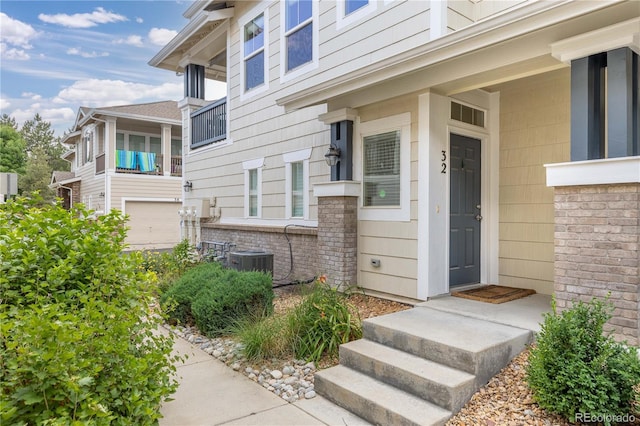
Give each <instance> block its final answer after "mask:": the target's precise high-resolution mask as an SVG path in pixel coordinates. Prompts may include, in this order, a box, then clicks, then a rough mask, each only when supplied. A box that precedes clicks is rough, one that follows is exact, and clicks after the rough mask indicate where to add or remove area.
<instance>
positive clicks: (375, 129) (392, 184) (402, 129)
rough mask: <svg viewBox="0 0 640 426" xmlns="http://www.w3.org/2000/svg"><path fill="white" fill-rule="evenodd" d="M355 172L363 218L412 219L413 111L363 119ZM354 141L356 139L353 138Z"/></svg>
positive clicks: (356, 151) (355, 159)
mask: <svg viewBox="0 0 640 426" xmlns="http://www.w3.org/2000/svg"><path fill="white" fill-rule="evenodd" d="M357 134H358V140H359V141H360V146H359V148H360V149H356V150H354V175H355V177H356V180H360V181H361V182H362V197H361V200H362V201H361V209H360V211H359V213H358V217H359V218H360V219H361V220H380V221H409V220H410V219H411V173H410V171H411V170H410V169H411V137H410V136H411V114H410V113H408V112H407V113H403V114H398V115H393V116H390V117H385V118H381V119H377V120H372V121H365V122H361V123H359V125H358V128H357ZM354 142H355V141H354Z"/></svg>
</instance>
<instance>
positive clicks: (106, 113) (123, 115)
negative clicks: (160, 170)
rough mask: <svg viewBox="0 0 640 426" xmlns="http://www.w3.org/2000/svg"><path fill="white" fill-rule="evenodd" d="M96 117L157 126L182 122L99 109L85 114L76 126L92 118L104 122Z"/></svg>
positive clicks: (179, 124) (175, 124)
mask: <svg viewBox="0 0 640 426" xmlns="http://www.w3.org/2000/svg"><path fill="white" fill-rule="evenodd" d="M96 115H103V116H107V117H113V118H126V119H130V120H140V121H147V122H151V123H159V124H171V125H174V126H181V125H182V120H172V119H170V118H161V117H155V116H150V115H139V114H127V113H122V112H114V111H109V110H100V109H92V110H91V111H90V113H89V114H87V116H86V117H85V118H84V119H83V120H82V122H81V123H78V125H80V126H84V125H85V124H87V121H89V120H90V119H92V118H93V119H96V120H98V121H104V119H99V118H96V117H95V116H96Z"/></svg>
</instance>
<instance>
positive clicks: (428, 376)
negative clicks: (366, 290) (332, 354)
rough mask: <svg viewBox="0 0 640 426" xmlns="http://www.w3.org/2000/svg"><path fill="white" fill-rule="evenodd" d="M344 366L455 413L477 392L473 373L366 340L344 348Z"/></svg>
mask: <svg viewBox="0 0 640 426" xmlns="http://www.w3.org/2000/svg"><path fill="white" fill-rule="evenodd" d="M340 364H341V365H343V366H345V367H348V368H351V369H353V370H357V371H359V372H361V373H364V374H367V375H369V376H371V377H373V378H375V379H377V380H380V381H382V382H384V383H387V384H390V385H392V386H394V387H396V388H398V389H401V390H404V391H406V392H409V393H412V394H414V395H416V396H419V397H420V398H422V399H424V400H426V401H429V402H432V403H434V404H436V405H438V406H440V407H443V408H445V409H447V410H450V411H453V412H457V411H458V410H460V409H461V408H462V407H463V406H464V404H466V402H467V401H468V400H469V399H470V398H471V396H472V395H473V393H474V392H475V391H476V387H475V377H474V376H473V375H471V374H469V373H465V372H463V371H460V370H456V369H453V368H451V367H447V366H444V365H442V364H438V363H436V362H433V361H429V360H426V359H424V358H420V357H418V356H416V355H412V354H410V353H407V352H403V351H400V350H398V349H393V348H390V347H388V346H384V345H381V344H379V343H376V342H372V341H370V340H366V339H360V340H356V341H353V342H350V343H346V344H343V345H341V346H340Z"/></svg>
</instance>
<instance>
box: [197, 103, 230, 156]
mask: <svg viewBox="0 0 640 426" xmlns="http://www.w3.org/2000/svg"><path fill="white" fill-rule="evenodd" d="M226 137H227V98H222V99H220V100H218V101H216V102H214V103H212V104H210V105H207V106H206V107H203V108H200V109H199V110H198V111H196V112H194V113H193V114H191V148H198V147H201V146H203V145H208V144H210V143H215V142H219V141H222V140H224V139H226Z"/></svg>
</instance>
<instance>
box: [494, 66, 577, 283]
mask: <svg viewBox="0 0 640 426" xmlns="http://www.w3.org/2000/svg"><path fill="white" fill-rule="evenodd" d="M499 90H500V231H499V232H500V234H499V238H500V250H499V281H500V283H501V284H504V285H511V286H515V287H527V288H533V289H535V290H536V291H538V292H541V293H547V294H549V293H551V292H552V291H553V273H554V272H553V261H554V244H553V241H554V240H553V238H554V237H553V230H554V205H553V188H548V187H547V186H546V173H545V169H544V166H543V165H544V164H546V163H557V162H563V161H569V137H570V134H569V114H570V109H569V108H570V79H569V71H568V69H564V70H560V71H555V72H551V73H546V74H542V75H537V76H533V77H529V78H525V79H521V80H516V81H512V82H509V83H506V84H503V85H501V86H500V87H499Z"/></svg>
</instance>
